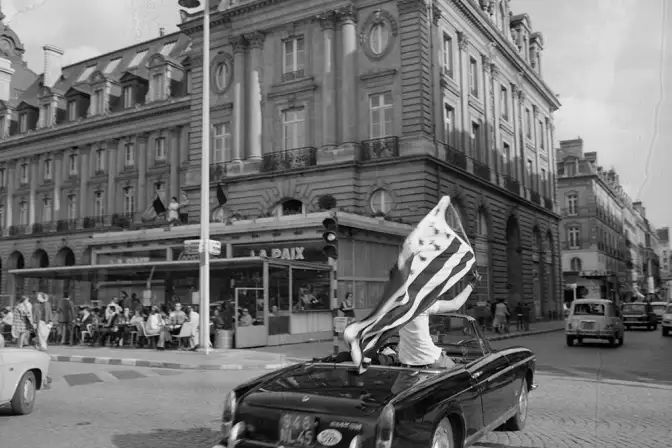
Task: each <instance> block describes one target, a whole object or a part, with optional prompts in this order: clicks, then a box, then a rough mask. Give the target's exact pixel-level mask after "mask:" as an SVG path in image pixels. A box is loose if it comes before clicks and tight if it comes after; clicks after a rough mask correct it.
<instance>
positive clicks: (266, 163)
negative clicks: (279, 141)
mask: <svg viewBox="0 0 672 448" xmlns="http://www.w3.org/2000/svg"><path fill="white" fill-rule="evenodd" d="M315 165H317V149H316V148H313V147H305V148H296V149H288V150H286V151H276V152H270V153H267V154H264V158H263V160H262V162H261V171H262V172H265V173H266V172H270V171H284V170H290V169H293V168H305V167H308V166H315Z"/></svg>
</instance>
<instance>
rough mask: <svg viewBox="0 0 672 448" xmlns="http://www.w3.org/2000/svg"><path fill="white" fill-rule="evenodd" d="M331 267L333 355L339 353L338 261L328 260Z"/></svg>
mask: <svg viewBox="0 0 672 448" xmlns="http://www.w3.org/2000/svg"><path fill="white" fill-rule="evenodd" d="M329 264H330V265H331V318H332V319H331V326H332V327H333V342H334V355H338V352H339V351H340V348H341V347H340V345H341V344H340V342H339V336H338V331H336V318H337V317H338V261H337V260H336V259H335V258H329Z"/></svg>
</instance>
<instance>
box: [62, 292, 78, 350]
mask: <svg viewBox="0 0 672 448" xmlns="http://www.w3.org/2000/svg"><path fill="white" fill-rule="evenodd" d="M58 314H59V318H58V320H59V322H58V324H59V326H60V327H61V345H65V344H66V339H67V341H68V343H69V344H70V345H73V337H74V334H73V330H74V324H75V317H76V315H75V305H74V304H73V303H72V301H71V300H70V297H68V294H65V296H64V297H63V298H62V299H61V306H60V307H59V308H58Z"/></svg>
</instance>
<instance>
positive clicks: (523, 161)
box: [516, 88, 530, 188]
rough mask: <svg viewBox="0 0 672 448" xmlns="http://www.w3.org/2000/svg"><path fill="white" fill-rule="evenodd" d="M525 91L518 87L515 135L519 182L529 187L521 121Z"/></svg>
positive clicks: (523, 129)
mask: <svg viewBox="0 0 672 448" xmlns="http://www.w3.org/2000/svg"><path fill="white" fill-rule="evenodd" d="M525 98H526V96H525V92H523V91H522V90H521V89H520V88H519V89H518V133H517V135H516V138H517V139H518V141H519V155H518V157H519V158H520V172H521V173H522V176H520V180H521V183H522V184H523V185H524V186H525V187H527V188H529V187H530V181H529V180H528V179H527V176H526V175H525V173H526V172H527V168H526V166H525V165H526V164H527V161H526V159H527V157H526V156H525V154H526V153H527V151H526V150H525V124H524V122H523V119H524V117H523V115H524V111H525Z"/></svg>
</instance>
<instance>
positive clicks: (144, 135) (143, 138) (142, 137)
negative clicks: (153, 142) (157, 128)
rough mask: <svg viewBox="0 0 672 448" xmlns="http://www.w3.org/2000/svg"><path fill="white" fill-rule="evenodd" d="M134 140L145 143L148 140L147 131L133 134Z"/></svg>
mask: <svg viewBox="0 0 672 448" xmlns="http://www.w3.org/2000/svg"><path fill="white" fill-rule="evenodd" d="M135 140H136V141H137V142H139V143H147V140H149V132H141V133H140V134H137V135H136V136H135Z"/></svg>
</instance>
